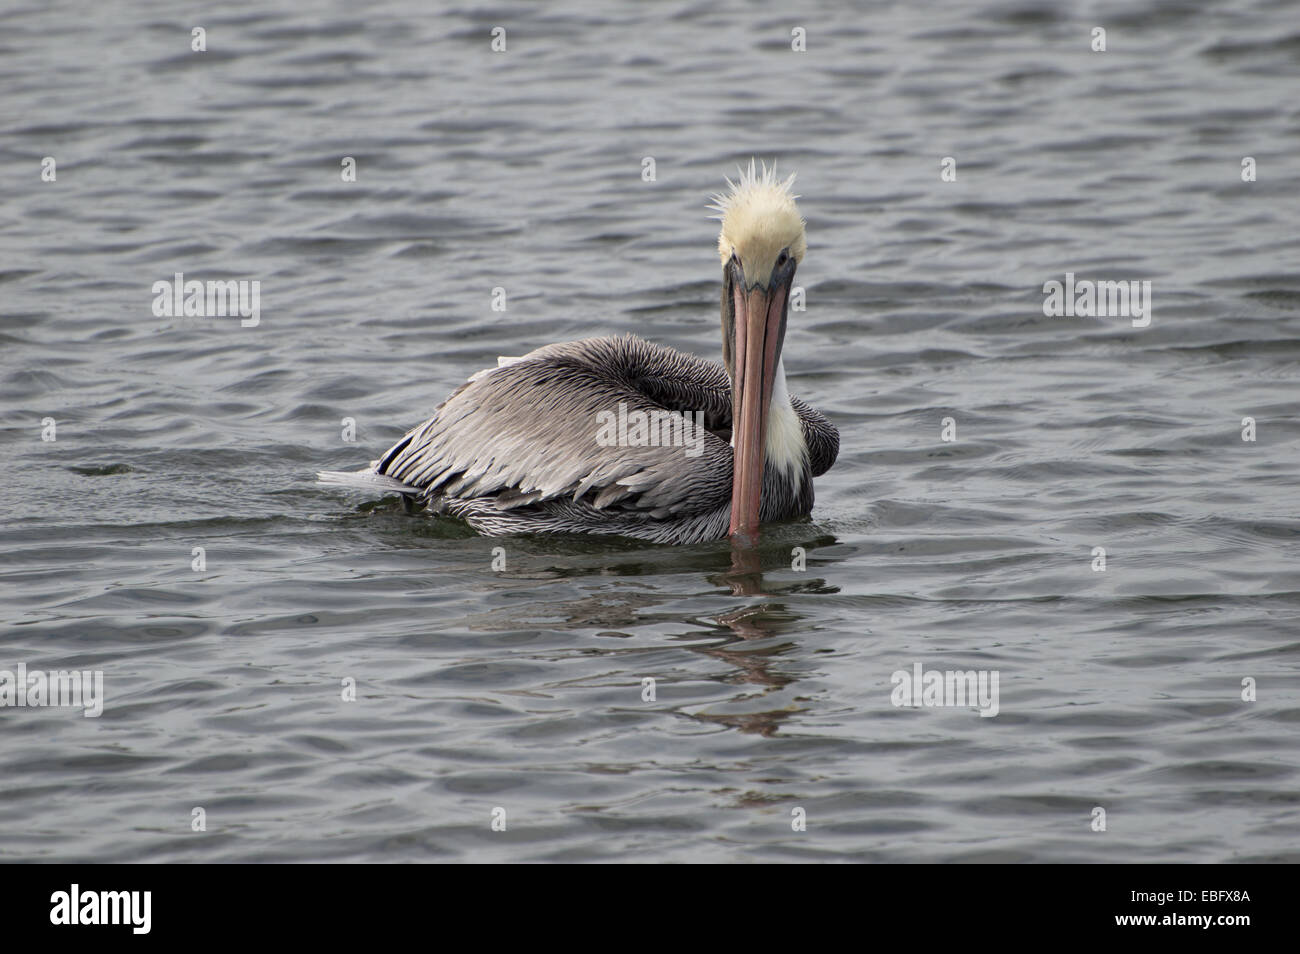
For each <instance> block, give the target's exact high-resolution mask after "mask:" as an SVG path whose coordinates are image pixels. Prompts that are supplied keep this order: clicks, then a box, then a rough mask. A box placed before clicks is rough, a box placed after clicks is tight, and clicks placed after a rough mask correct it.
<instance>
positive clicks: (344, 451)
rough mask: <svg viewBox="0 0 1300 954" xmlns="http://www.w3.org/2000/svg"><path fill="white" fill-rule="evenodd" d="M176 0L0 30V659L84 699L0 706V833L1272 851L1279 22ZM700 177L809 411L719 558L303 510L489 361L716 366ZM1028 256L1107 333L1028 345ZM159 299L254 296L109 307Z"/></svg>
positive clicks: (215, 840)
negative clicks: (783, 316) (51, 425)
mask: <svg viewBox="0 0 1300 954" xmlns="http://www.w3.org/2000/svg"><path fill="white" fill-rule="evenodd" d="M86 7H93V8H92V9H90V10H89V11H88V10H86V9H85V8H86ZM177 9H178V8H176V7H175V6H174V5H173V4H169V3H164V2H156V3H145V2H135V3H128V2H123V3H113V4H103V5H86V4H76V3H69V2H65V3H53V4H51V3H41V4H37V3H32V2H20V3H19V4H18V5H17V7H16V8H15V9H12V10H11V11H10V12H7V13H6V15H5V18H4V26H3V32H2V33H0V90H2V91H3V96H2V97H0V169H2V170H3V173H4V174H3V176H2V177H0V190H2V191H0V195H3V205H2V207H0V341H2V342H3V344H2V345H0V402H2V404H0V406H2V407H3V411H4V413H3V430H2V431H0V434H2V435H3V440H4V446H3V451H4V453H3V455H2V457H0V486H2V487H3V503H4V508H3V516H2V517H0V520H2V523H0V539H2V540H3V546H2V549H0V574H2V575H0V580H2V581H3V582H2V584H0V585H2V586H3V590H2V591H0V592H2V595H3V606H4V621H5V623H6V626H5V628H4V635H3V639H2V641H0V669H12V668H14V667H15V666H16V665H17V664H18V663H25V664H26V665H27V666H28V667H30V668H47V669H71V668H79V669H91V670H94V669H98V670H102V671H103V673H104V685H105V694H106V703H105V708H104V712H103V715H102V716H101V717H100V718H98V719H86V718H82V716H81V714H80V713H78V712H76V711H74V710H70V709H56V708H44V709H36V708H25V709H18V708H2V709H0V732H2V733H3V739H4V742H3V745H2V746H0V827H3V830H4V831H5V835H6V837H5V839H4V840H3V844H0V858H3V859H6V860H14V859H33V860H98V861H122V860H149V861H171V860H191V861H234V860H311V859H331V860H385V861H387V860H416V861H422V860H430V861H438V860H453V861H504V860H526V861H538V860H550V861H555V860H593V859H609V860H620V861H628V860H642V861H647V860H655V861H666V860H671V861H806V860H871V861H913V860H924V861H933V860H1011V861H1261V860H1268V861H1274V860H1290V861H1296V860H1300V854H1297V851H1296V848H1295V845H1296V844H1298V843H1300V840H1298V838H1297V836H1298V835H1300V794H1298V793H1297V786H1296V781H1297V764H1298V761H1300V760H1298V759H1297V753H1296V733H1297V729H1298V728H1300V678H1298V675H1297V669H1298V663H1300V636H1298V635H1297V620H1298V619H1300V568H1298V567H1300V564H1298V563H1297V555H1298V549H1300V547H1298V544H1300V521H1298V520H1297V515H1296V504H1297V500H1298V495H1297V493H1296V470H1297V463H1298V462H1300V418H1298V416H1297V406H1296V384H1295V381H1296V377H1297V373H1298V372H1300V272H1298V271H1297V268H1296V263H1297V261H1300V239H1298V238H1297V230H1296V228H1295V221H1296V213H1297V202H1296V199H1297V187H1296V181H1297V175H1298V174H1300V162H1298V161H1297V158H1296V156H1297V149H1300V122H1298V120H1300V106H1297V103H1296V97H1295V92H1296V83H1295V80H1296V76H1297V74H1298V72H1300V22H1298V21H1297V20H1296V18H1295V8H1294V6H1293V5H1292V4H1289V3H1280V2H1279V3H1270V2H1242V3H1237V4H1231V5H1225V4H1218V3H1210V2H1204V3H1198V2H1181V3H1163V2H1156V0H1143V2H1139V3H1123V4H1119V3H1116V4H1097V5H1093V6H1091V7H1089V6H1087V5H1083V6H1082V7H1081V8H1078V7H1076V6H1075V5H1073V4H1071V5H1062V6H1061V7H1060V8H1054V7H1052V6H1045V5H1043V4H1037V3H1034V4H1029V3H1024V4H1011V5H1004V4H995V3H973V4H962V3H957V2H955V0H953V2H950V3H938V4H911V3H904V2H899V3H894V4H886V5H882V6H880V7H876V6H874V5H873V7H872V9H871V10H870V11H869V12H864V11H862V10H858V9H856V8H855V7H854V6H852V5H847V4H846V5H841V6H837V7H835V8H834V9H833V10H829V11H826V12H824V13H819V14H816V15H812V14H809V13H806V12H804V11H802V10H800V11H793V10H792V9H791V8H789V7H788V6H787V5H783V4H778V3H767V4H762V5H750V4H746V5H740V4H734V5H719V4H710V3H695V2H679V3H654V4H641V5H631V4H628V5H613V4H609V5H597V4H593V3H588V2H583V3H581V4H577V3H574V4H566V5H558V4H555V5H547V6H546V7H545V8H544V10H541V11H534V10H532V9H531V8H530V7H528V6H519V7H499V8H494V9H491V10H489V11H486V12H481V13H480V12H476V11H475V10H473V9H472V8H470V7H458V8H448V9H441V10H439V9H435V8H433V7H432V6H429V5H425V4H419V3H415V2H389V3H379V4H374V5H370V6H366V7H365V8H364V9H363V8H362V7H358V6H354V5H350V4H344V3H338V4H323V3H314V4H303V3H288V2H276V3H270V4H227V5H223V6H221V7H220V8H214V10H215V9H220V10H221V11H222V12H220V13H215V14H213V15H211V16H208V17H206V18H204V19H199V20H193V21H192V20H190V19H185V18H184V17H183V16H182V17H179V18H178V14H177V12H176V11H177ZM1057 10H1059V12H1054V11H1057ZM1067 11H1072V12H1067ZM1098 25H1100V26H1103V27H1105V28H1106V30H1107V51H1106V52H1105V53H1098V52H1093V51H1092V50H1091V49H1090V44H1091V42H1092V40H1091V30H1092V28H1093V27H1094V26H1098ZM195 26H202V27H204V28H205V29H206V31H207V46H208V49H207V51H206V52H202V53H199V52H192V51H191V49H190V43H191V29H192V28H193V27H195ZM496 26H501V27H504V28H505V30H506V42H507V48H506V51H505V52H503V53H494V52H493V51H492V50H491V48H490V43H491V31H492V28H493V27H496ZM795 27H803V28H804V29H805V30H806V35H807V52H803V53H800V52H794V51H792V50H791V30H792V29H793V28H795ZM751 155H756V156H759V157H764V158H769V159H772V158H775V159H777V160H779V162H780V164H781V167H782V168H783V169H788V170H797V171H798V174H799V180H798V189H797V191H798V192H800V193H801V194H802V196H803V199H802V201H801V204H802V208H803V211H804V213H805V215H806V216H807V219H808V228H809V245H810V249H809V253H808V256H807V259H806V260H805V262H804V264H803V266H802V267H801V269H800V274H799V278H798V280H799V282H800V283H801V284H802V285H803V286H804V287H805V288H806V289H807V300H808V307H807V311H806V312H804V313H795V314H792V315H791V319H790V330H789V334H788V337H787V340H786V365H787V368H788V370H789V372H790V383H791V388H792V390H794V391H795V392H796V393H798V394H800V395H801V396H802V397H804V398H806V399H807V400H809V401H810V402H811V403H812V404H813V405H814V406H816V407H819V408H821V409H822V410H823V411H825V412H826V413H827V414H828V415H829V416H830V417H831V419H832V420H833V421H834V422H835V423H836V424H837V426H838V427H839V428H840V431H841V436H842V451H841V455H840V459H839V462H838V464H837V465H836V467H835V468H834V469H833V470H832V471H831V472H830V473H829V474H828V475H827V476H826V477H825V478H823V479H821V480H819V481H818V502H817V508H816V510H815V512H814V514H813V517H812V519H811V521H807V522H803V523H795V524H789V525H784V526H780V527H774V528H769V529H768V531H767V533H766V534H765V537H764V544H763V548H762V552H761V560H762V577H761V580H756V579H754V578H753V577H752V576H751V577H749V578H738V577H737V576H736V575H735V574H733V573H732V572H731V571H730V568H731V565H732V554H731V552H730V549H729V547H728V546H727V545H726V544H725V543H723V544H717V545H708V546H696V547H677V548H674V547H659V546H649V545H644V544H639V543H634V542H629V541H617V540H615V541H611V540H583V539H545V538H535V539H523V538H511V539H507V540H488V539H484V538H479V537H477V536H475V535H473V534H472V533H470V532H469V531H468V530H467V529H465V528H464V527H463V526H460V525H456V524H454V523H448V522H445V521H439V520H435V519H430V518H425V517H410V516H407V515H405V514H403V513H402V512H401V511H400V508H397V507H396V506H394V503H393V501H379V502H377V503H376V502H375V501H369V502H365V503H362V501H361V500H360V499H359V498H358V497H357V496H356V495H355V494H350V493H346V492H340V491H338V490H335V489H330V488H318V487H316V486H314V485H313V483H312V475H313V474H314V472H315V471H316V470H318V469H322V468H333V469H350V468H354V467H357V466H360V465H362V464H364V463H365V462H366V461H367V460H369V459H371V458H372V457H374V456H376V455H377V454H378V453H379V452H381V451H383V450H384V449H385V448H387V447H388V446H389V444H390V443H391V442H392V441H393V440H394V439H395V438H397V437H398V436H399V435H400V434H401V433H402V432H403V431H404V430H405V429H406V428H407V427H409V426H410V425H412V424H415V423H418V422H419V421H420V420H423V419H424V418H425V417H426V416H427V415H428V414H429V412H430V411H431V410H432V409H433V407H434V406H435V405H436V404H437V403H438V402H440V401H441V400H442V398H443V397H444V396H445V395H446V393H447V392H448V391H450V390H451V389H452V388H454V387H455V386H456V385H458V384H459V383H460V382H462V381H463V380H464V379H465V378H466V377H467V376H468V375H469V374H470V373H472V372H474V371H476V370H478V369H480V368H483V367H486V366H489V365H491V364H493V363H494V361H495V358H496V356H497V355H498V354H520V353H523V352H524V351H526V350H528V349H531V348H533V347H537V346H540V345H542V344H545V343H548V342H551V341H557V340H566V339H570V338H575V337H582V336H587V335H592V334H602V333H618V332H624V331H635V332H638V333H640V334H643V335H645V336H647V337H649V338H652V339H654V340H656V341H659V342H662V343H665V344H669V345H673V346H675V347H678V348H682V349H684V350H689V351H693V352H695V353H697V354H701V355H705V356H708V357H712V358H716V357H717V356H718V355H719V352H720V342H719V337H718V321H717V283H718V278H719V269H718V264H717V259H716V257H715V253H714V251H713V249H712V243H713V241H714V232H713V230H714V228H715V227H716V223H712V222H710V221H709V220H708V219H707V218H706V214H707V213H706V212H705V209H704V206H705V203H706V201H707V196H708V194H709V193H710V192H712V191H714V190H715V189H717V188H718V187H719V186H720V185H721V184H722V182H721V179H722V176H723V175H724V174H727V173H729V172H731V171H732V170H733V169H734V167H735V164H736V163H737V162H738V161H743V160H747V159H748V158H749V157H750V156H751ZM47 156H49V157H53V158H54V159H55V160H56V163H57V166H56V169H57V172H56V175H57V178H56V179H55V181H53V182H43V181H42V180H41V160H42V158H43V157H47ZM344 156H351V157H354V158H355V159H356V163H357V170H358V178H357V181H356V182H355V183H345V182H343V181H342V179H341V176H340V163H341V159H342V157H344ZM945 156H951V157H953V158H954V159H955V160H956V162H957V170H958V173H957V179H956V181H953V182H944V181H941V179H940V175H939V173H940V160H941V159H942V158H943V157H945ZM1246 156H1250V157H1253V158H1254V159H1255V161H1256V164H1257V181H1255V182H1252V183H1247V182H1243V181H1242V177H1241V161H1242V158H1243V157H1246ZM646 157H651V158H653V159H654V160H655V172H656V179H655V181H653V182H646V181H644V180H643V178H642V168H643V159H645V158H646ZM1067 271H1071V272H1075V273H1076V274H1077V275H1078V276H1079V277H1081V278H1083V277H1087V278H1092V279H1137V280H1149V281H1151V282H1152V287H1153V299H1154V308H1153V314H1154V318H1153V321H1152V322H1151V325H1150V326H1149V327H1147V328H1134V327H1132V325H1131V323H1130V322H1128V321H1127V320H1125V319H1117V318H1105V319H1101V318H1047V317H1044V315H1043V309H1042V305H1043V292H1042V286H1043V283H1044V282H1046V281H1049V280H1052V279H1058V280H1059V279H1063V277H1064V274H1065V272H1067ZM175 272H184V273H185V275H186V276H187V277H189V278H199V279H205V280H206V279H248V280H258V281H260V282H261V283H262V286H261V288H262V293H261V322H260V324H259V325H257V326H256V327H241V326H240V323H239V322H238V321H237V320H233V319H220V318H216V319H203V318H166V317H163V318H159V317H155V316H154V314H153V312H152V310H151V304H152V301H153V294H152V293H151V286H152V284H153V283H154V282H156V281H159V280H167V279H170V278H171V277H172V276H173V274H174V273H175ZM496 287H502V288H505V289H506V292H507V295H508V303H509V304H508V311H507V312H505V313H504V314H503V313H498V312H493V311H492V310H491V307H490V305H491V295H492V289H494V288H496ZM949 417H950V418H952V419H953V422H954V424H955V427H956V440H955V441H943V440H942V439H941V436H942V435H941V426H942V424H941V422H942V420H943V419H944V418H949ZM1245 417H1251V418H1253V419H1254V420H1255V422H1256V429H1257V435H1256V436H1257V440H1255V441H1254V442H1250V441H1243V440H1242V426H1243V425H1242V419H1243V418H1245ZM46 418H53V419H54V420H55V422H56V427H57V431H56V437H57V440H55V441H52V442H51V441H43V440H42V421H43V420H44V419H46ZM344 418H353V419H355V421H356V441H355V442H354V443H347V442H345V441H344V440H343V439H342V433H341V432H342V423H341V422H342V420H343V419H344ZM359 504H360V506H359ZM497 545H504V547H505V550H504V553H505V558H506V568H505V570H504V571H500V572H496V571H493V569H492V560H493V554H492V548H493V546H497ZM800 546H801V547H804V548H805V549H806V552H807V567H806V569H805V570H803V571H799V570H794V569H792V568H791V561H792V557H791V552H792V549H793V548H794V547H800ZM195 547H201V548H203V551H204V554H205V560H206V566H205V568H204V569H202V570H201V571H196V570H195V569H193V568H192V561H193V560H194V559H195V558H194V556H193V553H194V548H195ZM1096 547H1102V548H1104V549H1105V551H1106V560H1107V564H1106V569H1105V571H1104V572H1098V571H1095V570H1094V569H1093V566H1094V556H1093V553H1094V548H1096ZM916 663H920V664H922V665H923V666H924V667H925V668H927V669H940V670H950V669H951V670H955V669H963V670H965V669H974V670H992V671H996V672H997V673H998V674H999V677H1000V711H999V713H998V715H997V716H996V717H994V718H982V717H980V715H979V714H978V712H977V711H976V710H975V709H973V708H970V707H955V708H919V709H913V708H898V707H895V706H894V705H892V703H891V688H892V685H891V674H892V673H893V672H895V671H896V670H909V671H910V670H911V668H912V666H913V665H914V664H916ZM646 678H652V679H654V680H656V699H655V700H654V701H644V700H643V698H642V680H644V679H646ZM1246 678H1251V679H1254V680H1256V681H1257V687H1258V688H1257V692H1258V698H1257V701H1254V702H1245V701H1243V700H1242V692H1243V689H1242V680H1243V679H1246ZM344 679H354V680H355V681H356V686H357V699H356V701H355V702H344V701H342V698H341V682H342V680H344ZM196 807H202V808H203V809H204V810H205V812H206V824H207V830H206V832H195V831H192V830H191V818H192V810H193V809H194V808H196ZM1097 807H1101V808H1104V809H1105V811H1106V813H1107V816H1106V818H1107V830H1106V831H1105V832H1104V833H1102V832H1096V831H1093V830H1092V821H1093V811H1094V809H1095V808H1097ZM495 808H503V809H505V812H506V816H507V819H508V824H507V830H506V831H504V832H501V831H493V830H491V827H490V823H491V820H492V812H493V809H495ZM798 808H802V809H803V810H804V811H805V812H806V816H807V830H806V831H804V832H798V831H794V830H792V817H793V816H792V811H793V810H794V809H798Z"/></svg>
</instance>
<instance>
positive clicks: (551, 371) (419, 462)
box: [318, 160, 840, 543]
mask: <svg viewBox="0 0 1300 954" xmlns="http://www.w3.org/2000/svg"><path fill="white" fill-rule="evenodd" d="M793 181H794V176H790V178H788V179H785V180H784V181H778V180H777V178H776V176H775V167H773V169H768V168H767V167H766V166H764V167H763V168H762V169H761V171H758V172H756V171H755V168H754V163H753V161H752V160H751V162H750V164H749V169H748V171H745V170H743V169H742V170H741V174H740V176H739V181H738V182H732V181H731V180H730V179H728V180H727V185H728V186H729V187H730V191H728V192H726V193H723V194H719V195H715V196H714V197H713V199H714V204H713V205H712V206H711V208H713V209H715V210H716V211H717V212H718V213H719V214H718V218H720V219H721V221H722V230H721V233H720V234H719V236H718V253H719V255H720V257H721V259H722V358H723V364H721V365H720V364H715V363H713V362H711V361H704V360H702V359H700V358H697V357H695V356H694V355H689V354H683V353H681V352H680V351H674V350H672V349H671V348H665V347H661V346H660V345H656V344H651V343H650V342H648V341H644V340H642V339H641V338H638V337H635V336H633V335H626V336H624V337H621V338H586V339H583V340H581V341H571V342H568V343H565V344H551V345H546V346H545V347H543V348H538V349H537V350H536V351H533V352H531V353H530V354H527V355H524V356H523V357H522V358H500V359H498V367H495V368H491V369H488V370H486V371H480V372H479V373H478V374H475V375H474V376H473V377H471V378H470V379H469V382H468V383H467V384H464V385H462V386H461V387H460V388H458V389H457V390H456V391H455V392H454V393H452V395H451V396H450V397H449V398H447V400H446V401H444V402H443V403H442V404H441V405H440V406H439V407H438V408H437V410H435V411H434V413H433V417H431V418H430V419H429V420H427V421H425V422H424V423H423V424H421V425H420V426H419V427H416V428H415V429H414V430H412V431H410V432H408V433H407V434H406V436H405V437H403V438H402V439H401V440H400V441H398V442H397V443H396V444H395V445H393V447H392V448H390V449H389V450H388V451H387V452H386V453H385V454H384V455H383V456H382V457H380V458H379V459H378V460H377V461H374V462H372V463H371V465H370V466H369V467H368V468H366V469H365V470H362V471H359V472H357V473H337V472H326V473H322V474H319V475H318V478H319V480H320V482H321V483H328V484H343V485H346V486H350V487H356V488H364V489H369V490H383V491H396V492H398V493H401V494H403V495H404V497H405V499H406V501H407V504H408V506H412V507H413V506H415V505H417V504H423V505H425V506H427V507H428V508H429V509H430V510H433V511H434V512H436V513H443V514H449V515H451V516H455V517H459V518H461V519H463V520H465V521H466V522H467V523H468V524H469V525H470V526H471V527H473V528H474V529H476V530H478V531H479V532H480V533H484V534H489V535H496V534H506V533H602V534H617V535H621V536H627V537H639V538H641V539H645V540H653V541H656V542H660V543H697V542H702V541H706V540H718V539H722V538H723V537H726V536H727V535H728V534H730V535H731V536H732V537H733V538H735V539H737V540H740V541H746V542H752V541H753V540H755V539H756V538H757V533H758V525H759V522H760V521H764V522H766V521H773V520H785V519H789V518H791V517H801V516H805V515H807V514H808V513H810V512H811V511H812V506H813V486H812V479H813V478H814V477H817V476H819V475H821V474H823V473H825V472H826V471H827V470H828V469H829V468H830V466H831V464H833V463H834V462H835V457H836V455H837V454H838V453H839V443H840V438H839V432H838V431H836V429H835V428H834V426H832V425H831V423H830V422H829V421H827V420H826V418H825V417H823V416H822V415H821V414H819V413H818V412H817V411H815V410H813V409H812V408H811V407H809V406H808V405H807V404H805V403H804V402H803V401H800V400H799V399H798V398H796V397H792V396H791V395H790V394H789V392H788V391H787V390H786V382H785V369H784V367H783V365H782V362H781V346H782V344H783V342H784V340H785V324H786V317H787V314H788V311H789V301H790V289H791V284H792V282H793V280H794V272H795V269H796V268H797V267H798V265H799V263H800V262H801V261H802V260H803V256H804V252H805V250H806V248H807V243H806V241H805V238H804V221H803V217H802V216H801V215H800V214H799V209H798V207H797V206H796V205H795V201H794V200H795V199H796V198H797V196H794V195H792V194H791V192H790V186H791V184H792V183H793ZM724 365H725V367H724Z"/></svg>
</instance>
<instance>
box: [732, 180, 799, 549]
mask: <svg viewBox="0 0 1300 954" xmlns="http://www.w3.org/2000/svg"><path fill="white" fill-rule="evenodd" d="M793 183H794V176H790V177H789V178H788V179H785V180H778V179H777V178H776V167H775V166H773V167H772V168H771V169H769V168H767V166H766V165H764V166H763V167H762V168H761V169H759V170H757V171H756V170H755V166H754V161H753V160H752V159H751V160H750V163H749V169H748V171H746V170H744V169H742V170H740V179H739V181H737V182H732V181H731V180H730V179H728V180H727V185H728V186H730V187H731V189H730V191H729V192H726V193H720V194H718V195H715V196H714V197H713V205H712V208H713V209H715V210H716V211H717V212H718V217H719V218H720V219H721V220H722V230H721V232H720V233H719V234H718V255H719V257H720V258H721V259H722V358H723V362H724V363H725V364H726V366H727V373H728V374H730V375H731V417H732V422H731V424H732V430H731V435H732V436H731V444H732V449H733V453H732V486H731V530H730V533H731V535H732V537H733V538H741V539H746V540H752V539H754V538H756V537H757V534H758V520H759V508H760V504H761V500H760V495H761V493H762V489H763V467H764V461H765V446H766V440H767V422H768V415H769V412H770V410H771V405H772V388H773V385H774V384H775V382H776V381H777V378H778V376H780V370H779V369H780V362H781V345H782V344H783V343H784V341H785V322H786V315H787V313H788V309H789V304H790V287H791V285H792V283H793V281H794V271H795V269H796V268H797V267H798V265H799V263H800V262H801V261H803V256H804V252H805V251H807V248H808V243H807V241H806V239H805V237H804V221H803V216H802V215H800V214H799V208H798V206H796V205H795V202H794V200H795V199H796V198H798V197H797V196H795V195H792V194H791V193H790V186H791V185H792V184H793Z"/></svg>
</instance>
